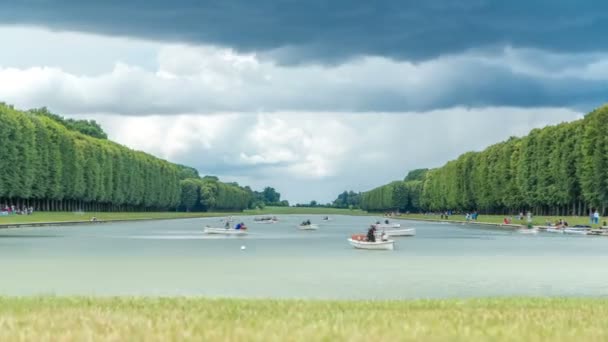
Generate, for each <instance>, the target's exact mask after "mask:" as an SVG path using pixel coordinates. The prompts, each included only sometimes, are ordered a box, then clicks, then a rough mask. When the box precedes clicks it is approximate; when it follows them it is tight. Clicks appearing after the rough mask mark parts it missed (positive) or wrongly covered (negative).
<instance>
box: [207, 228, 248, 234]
mask: <svg viewBox="0 0 608 342" xmlns="http://www.w3.org/2000/svg"><path fill="white" fill-rule="evenodd" d="M204 232H205V234H221V235H247V234H248V233H247V230H246V229H234V228H213V227H205V230H204Z"/></svg>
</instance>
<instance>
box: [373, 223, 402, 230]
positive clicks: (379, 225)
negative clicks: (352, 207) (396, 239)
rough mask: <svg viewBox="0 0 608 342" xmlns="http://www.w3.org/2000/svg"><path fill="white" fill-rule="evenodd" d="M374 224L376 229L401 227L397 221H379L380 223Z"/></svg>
mask: <svg viewBox="0 0 608 342" xmlns="http://www.w3.org/2000/svg"><path fill="white" fill-rule="evenodd" d="M374 226H376V229H395V228H401V224H399V223H389V224H386V223H380V224H374Z"/></svg>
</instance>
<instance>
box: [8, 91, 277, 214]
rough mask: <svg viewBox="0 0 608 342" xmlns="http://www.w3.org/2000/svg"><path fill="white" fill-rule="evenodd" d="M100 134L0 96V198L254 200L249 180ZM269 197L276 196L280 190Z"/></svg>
mask: <svg viewBox="0 0 608 342" xmlns="http://www.w3.org/2000/svg"><path fill="white" fill-rule="evenodd" d="M106 138H107V135H106V133H105V132H104V131H103V130H102V129H101V127H100V126H99V125H98V124H97V123H96V122H95V121H87V120H73V119H64V118H62V117H60V116H58V115H55V114H52V113H50V112H49V111H48V110H46V109H45V108H42V109H36V110H30V111H19V110H16V109H14V108H13V107H12V106H9V105H6V104H2V103H0V205H16V206H18V207H21V206H26V207H30V206H32V207H34V208H35V209H36V210H42V211H76V210H84V211H147V210H172V209H180V208H181V209H187V210H243V209H245V208H249V207H252V206H254V205H255V204H256V203H257V201H258V200H257V199H256V197H255V196H256V194H255V192H254V191H252V190H251V189H250V188H249V187H241V186H239V185H238V184H236V183H222V182H220V181H219V180H218V179H217V177H203V178H200V177H199V175H198V172H197V171H196V169H194V168H191V167H187V166H183V165H177V164H173V163H170V162H168V161H165V160H162V159H159V158H156V157H154V156H152V155H149V154H146V153H143V152H139V151H134V150H132V149H129V148H127V147H125V146H122V145H119V144H117V143H114V142H112V141H109V140H107V139H106ZM272 190H273V191H274V189H272ZM275 193H276V191H275ZM274 199H276V200H277V201H280V194H278V198H277V196H276V194H274V197H273V200H274Z"/></svg>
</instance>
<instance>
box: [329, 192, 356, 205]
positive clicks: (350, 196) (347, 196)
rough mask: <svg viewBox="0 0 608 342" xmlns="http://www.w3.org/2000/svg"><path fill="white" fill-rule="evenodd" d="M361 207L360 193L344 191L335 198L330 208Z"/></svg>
mask: <svg viewBox="0 0 608 342" xmlns="http://www.w3.org/2000/svg"><path fill="white" fill-rule="evenodd" d="M360 205H361V193H360V192H354V191H352V190H351V191H346V190H345V191H344V192H343V193H341V194H339V195H338V198H336V199H335V200H334V201H333V203H332V206H333V207H334V208H343V209H344V208H350V209H353V208H359V206H360Z"/></svg>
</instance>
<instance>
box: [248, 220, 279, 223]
mask: <svg viewBox="0 0 608 342" xmlns="http://www.w3.org/2000/svg"><path fill="white" fill-rule="evenodd" d="M254 222H255V223H261V224H273V223H277V222H279V221H278V220H257V221H254Z"/></svg>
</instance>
